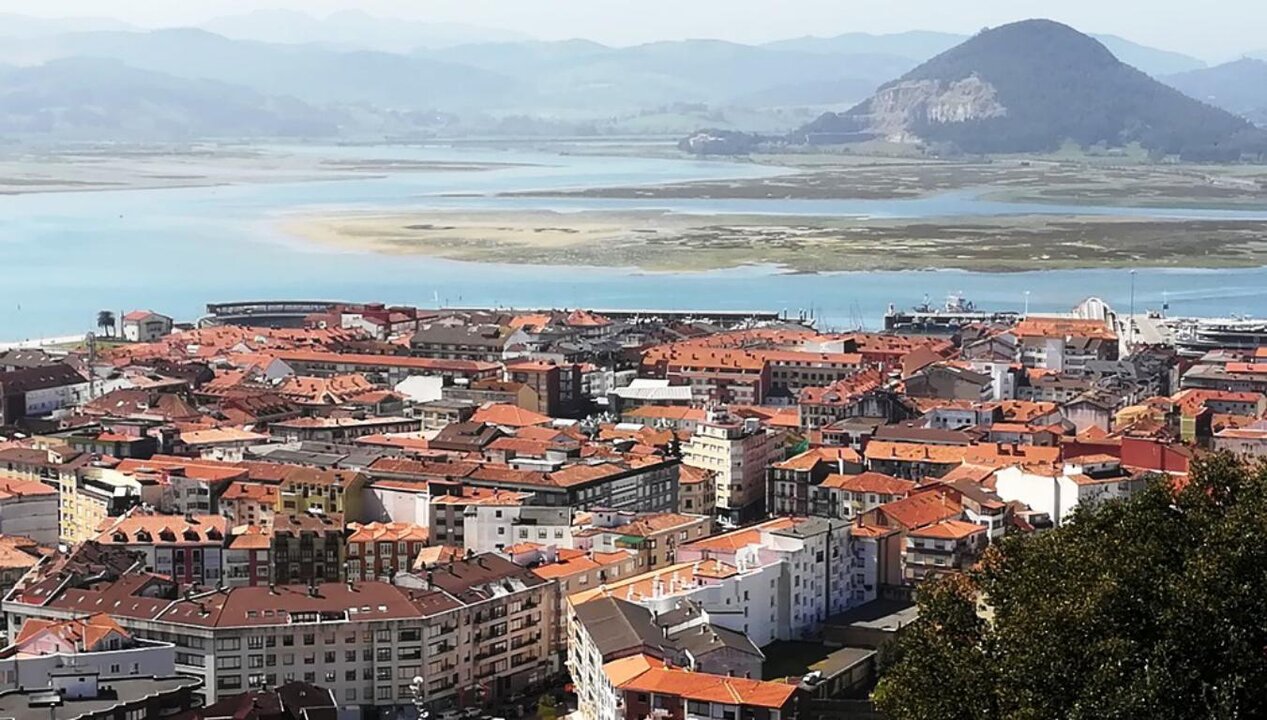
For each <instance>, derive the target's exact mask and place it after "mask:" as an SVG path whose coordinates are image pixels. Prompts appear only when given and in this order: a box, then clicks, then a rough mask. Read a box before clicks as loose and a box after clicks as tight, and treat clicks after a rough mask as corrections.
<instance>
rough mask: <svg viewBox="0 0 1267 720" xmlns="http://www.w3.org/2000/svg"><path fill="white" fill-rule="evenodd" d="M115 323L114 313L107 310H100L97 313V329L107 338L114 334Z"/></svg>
mask: <svg viewBox="0 0 1267 720" xmlns="http://www.w3.org/2000/svg"><path fill="white" fill-rule="evenodd" d="M115 326H116V321H115V318H114V313H112V312H110V311H109V310H102V311H100V312H98V313H97V327H98V328H99V329H100V330H101V331H102V332H104V333H105V334H106V335H107V336H110V335H113V334H114V329H115Z"/></svg>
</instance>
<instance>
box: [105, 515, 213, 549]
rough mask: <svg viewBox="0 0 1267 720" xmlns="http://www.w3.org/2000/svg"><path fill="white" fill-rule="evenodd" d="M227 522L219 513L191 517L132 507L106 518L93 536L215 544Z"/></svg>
mask: <svg viewBox="0 0 1267 720" xmlns="http://www.w3.org/2000/svg"><path fill="white" fill-rule="evenodd" d="M112 521H113V522H112ZM227 526H228V521H227V519H226V518H225V517H224V516H223V515H194V516H192V521H191V520H189V519H186V518H185V516H183V515H154V514H149V513H146V512H140V511H134V512H133V513H131V514H129V515H125V516H123V517H120V518H108V519H107V520H106V522H105V523H104V524H103V527H102V531H101V533H100V534H99V535H98V536H97V538H96V540H97V542H99V543H101V544H103V545H129V544H134V543H143V544H154V545H162V544H173V545H183V544H185V543H199V544H219V543H221V542H223V541H224V536H225V532H226V531H227V529H228V527H227Z"/></svg>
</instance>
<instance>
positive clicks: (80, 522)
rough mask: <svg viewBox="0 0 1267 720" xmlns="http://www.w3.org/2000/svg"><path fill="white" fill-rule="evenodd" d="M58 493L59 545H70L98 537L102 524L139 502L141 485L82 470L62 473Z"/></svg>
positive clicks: (101, 471)
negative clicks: (135, 501)
mask: <svg viewBox="0 0 1267 720" xmlns="http://www.w3.org/2000/svg"><path fill="white" fill-rule="evenodd" d="M58 493H59V495H60V498H59V511H60V531H61V538H62V542H64V543H67V544H71V545H73V544H75V543H79V542H83V541H84V540H91V539H93V538H95V537H97V535H98V534H99V533H100V530H99V528H100V526H101V525H102V523H104V522H105V521H106V520H107V519H108V518H110V517H111V516H114V515H118V514H119V513H120V512H122V511H123V510H124V509H126V507H128V506H130V505H132V504H133V500H135V499H140V496H141V485H140V483H139V482H137V481H136V480H135V479H134V478H131V477H128V476H127V475H124V474H122V473H118V472H114V471H112V470H108V469H104V468H95V467H85V468H83V469H82V470H81V471H80V472H79V473H75V472H66V473H62V474H61V476H60V477H59V479H58ZM130 499H132V500H130Z"/></svg>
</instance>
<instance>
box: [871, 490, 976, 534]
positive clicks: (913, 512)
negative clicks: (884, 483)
mask: <svg viewBox="0 0 1267 720" xmlns="http://www.w3.org/2000/svg"><path fill="white" fill-rule="evenodd" d="M876 511H878V512H879V513H882V514H883V515H884V516H885V517H887V518H889V519H890V520H893V521H894V522H896V523H898V524H899V525H901V526H902V527H905V528H906V529H908V530H913V529H915V528H920V527H924V526H925V525H931V524H933V523H935V522H939V521H941V520H946V519H950V518H957V517H959V515H960V514H961V513H962V512H963V506H962V505H960V504H959V503H958V502H957V501H955V500H954V499H953V498H951V497H950V496H949V495H948V494H947V493H946V492H944V491H941V490H929V491H924V492H919V493H916V494H914V495H911V496H909V497H907V498H905V499H902V500H895V501H893V502H891V503H886V504H884V505H881V506H880V507H878V508H876Z"/></svg>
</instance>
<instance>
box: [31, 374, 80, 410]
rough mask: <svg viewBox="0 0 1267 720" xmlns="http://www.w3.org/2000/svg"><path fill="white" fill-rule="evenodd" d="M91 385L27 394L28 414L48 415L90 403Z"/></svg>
mask: <svg viewBox="0 0 1267 720" xmlns="http://www.w3.org/2000/svg"><path fill="white" fill-rule="evenodd" d="M88 388H89V384H88V383H86V382H83V383H76V384H74V385H63V386H61V387H52V388H44V389H42V390H32V391H30V392H28V393H27V394H26V414H27V415H30V416H33V417H34V416H39V415H47V414H49V413H51V412H56V411H58V410H62V409H64V408H69V407H75V406H76V405H82V404H84V403H86V402H88V399H89V398H88Z"/></svg>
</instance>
